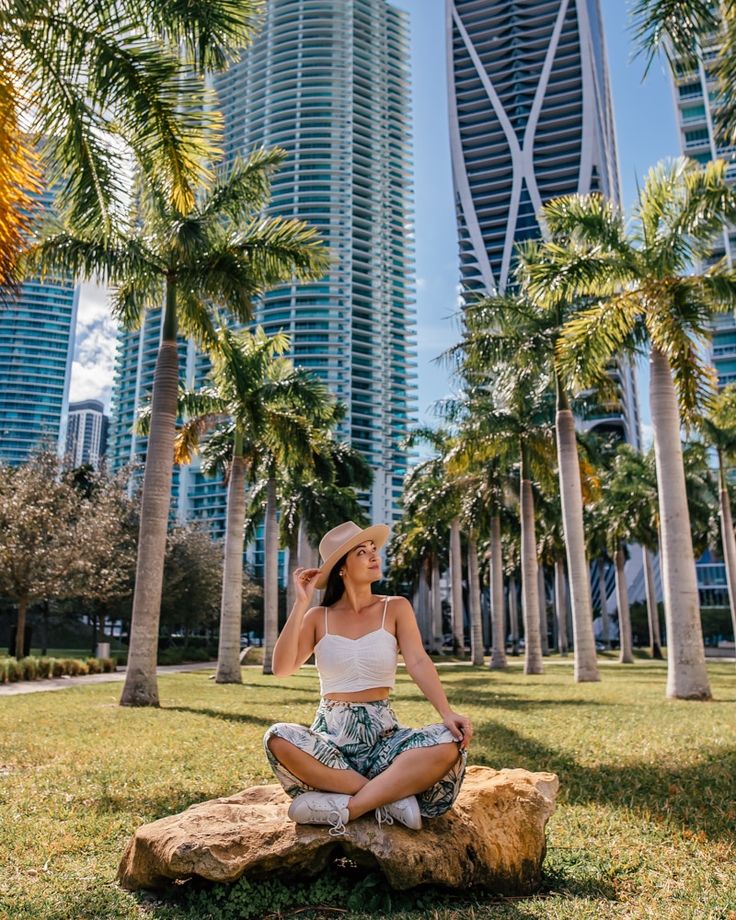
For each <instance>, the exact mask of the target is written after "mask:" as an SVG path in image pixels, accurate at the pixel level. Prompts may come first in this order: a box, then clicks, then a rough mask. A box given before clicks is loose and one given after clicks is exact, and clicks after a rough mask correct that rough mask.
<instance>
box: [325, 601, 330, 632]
mask: <svg viewBox="0 0 736 920" xmlns="http://www.w3.org/2000/svg"><path fill="white" fill-rule="evenodd" d="M329 634H330V631H329V630H328V629H327V608H326V607H325V635H326V636H329Z"/></svg>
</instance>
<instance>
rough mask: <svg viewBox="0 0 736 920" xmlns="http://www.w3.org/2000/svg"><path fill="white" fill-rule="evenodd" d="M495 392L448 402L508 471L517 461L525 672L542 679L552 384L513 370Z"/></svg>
mask: <svg viewBox="0 0 736 920" xmlns="http://www.w3.org/2000/svg"><path fill="white" fill-rule="evenodd" d="M489 389H490V387H488V386H483V388H482V389H481V388H474V389H471V390H469V391H467V392H466V395H465V396H464V397H463V399H460V400H454V401H452V400H447V401H446V403H445V408H444V411H445V413H446V414H447V416H448V417H449V418H452V417H454V418H456V419H462V418H467V417H472V418H474V419H476V426H477V428H476V430H477V431H478V434H479V436H480V437H482V438H483V439H487V449H488V450H489V452H493V453H495V456H497V457H498V459H499V460H500V461H501V464H502V465H505V464H509V465H510V463H511V461H512V457H515V459H516V460H517V462H518V465H519V477H520V482H519V517H520V524H521V582H522V609H523V615H524V649H525V658H524V671H525V673H526V674H541V673H542V654H541V643H540V633H539V628H540V614H539V579H538V563H537V541H536V535H535V515H534V492H533V479H534V478H536V479H537V480H539V479H544V478H545V477H548V473H549V471H550V469H551V468H552V464H553V453H554V448H553V445H552V425H553V421H552V419H553V416H552V412H551V403H550V394H549V390H548V389H547V387H546V381H544V380H541V381H540V379H539V376H538V374H537V373H536V372H535V371H534V370H532V369H531V368H523V367H520V366H508V367H506V368H505V369H504V372H503V373H499V375H498V377H497V378H496V380H495V381H494V384H493V395H492V396H491V395H490V393H489V392H488V390H489Z"/></svg>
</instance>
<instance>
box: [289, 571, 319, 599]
mask: <svg viewBox="0 0 736 920" xmlns="http://www.w3.org/2000/svg"><path fill="white" fill-rule="evenodd" d="M318 575H319V569H305V568H298V569H295V570H294V587H295V588H296V600H297V603H299V601H301V602H302V603H305V604H309V603H310V602H311V600H312V595H313V594H314V583H315V581H317V577H318Z"/></svg>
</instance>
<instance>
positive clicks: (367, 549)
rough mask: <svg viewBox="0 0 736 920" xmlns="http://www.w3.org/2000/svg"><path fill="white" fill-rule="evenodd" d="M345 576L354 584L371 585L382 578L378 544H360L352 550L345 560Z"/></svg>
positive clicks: (368, 541) (369, 542) (370, 541)
mask: <svg viewBox="0 0 736 920" xmlns="http://www.w3.org/2000/svg"><path fill="white" fill-rule="evenodd" d="M344 568H345V576H343V580H345V579H346V578H349V579H350V580H351V581H352V582H353V583H354V584H371V583H372V582H374V581H378V580H379V579H380V577H381V557H380V556H379V555H378V550H377V549H376V544H375V543H374V542H373V540H366V541H365V543H359V544H358V545H357V546H356V547H355V549H351V550H350V552H349V553H348V557H347V559H346V560H345V566H344Z"/></svg>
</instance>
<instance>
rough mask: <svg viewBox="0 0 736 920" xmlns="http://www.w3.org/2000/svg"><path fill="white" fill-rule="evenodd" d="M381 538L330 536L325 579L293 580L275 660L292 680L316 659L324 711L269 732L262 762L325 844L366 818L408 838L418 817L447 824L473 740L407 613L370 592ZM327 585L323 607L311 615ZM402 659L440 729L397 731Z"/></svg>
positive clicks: (325, 544)
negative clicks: (318, 828)
mask: <svg viewBox="0 0 736 920" xmlns="http://www.w3.org/2000/svg"><path fill="white" fill-rule="evenodd" d="M388 534H389V528H388V527H386V526H385V525H384V524H377V525H374V526H373V527H368V528H367V529H365V530H361V529H360V527H358V525H357V524H354V523H353V522H352V521H348V522H347V523H345V524H340V526H339V527H335V528H333V529H332V530H331V531H330V532H329V533H328V534H326V535H325V537H324V538H323V539H322V541H321V542H320V545H319V550H320V555H321V557H322V559H323V565H322V567H321V568H319V569H303V568H300V569H297V570H296V572H295V573H294V581H295V585H296V592H297V599H296V603H295V604H294V607H293V609H292V611H291V614H290V616H289V618H288V620H287V622H286V625H285V626H284V629H283V631H282V633H281V635H280V636H279V639H278V641H277V643H276V646H275V647H274V650H273V660H272V667H273V673H274V674H275V675H276V676H277V677H287V676H288V675H290V674H295V673H296V672H297V671H298V670H299V668H300V667H301V666H302V665H303V664H304V662H305V661H306V660H307V659H308V658H309V657H310V656H311V655H312V653H314V658H315V663H316V665H317V670H318V671H319V677H320V692H321V697H322V699H321V701H320V704H319V707H318V709H317V714H316V716H315V719H314V722H313V724H312V727H311V728H305V727H304V726H303V725H294V724H290V723H286V722H279V723H277V724H276V725H272V726H271V727H270V728H269V729H268V731H267V732H266V734H265V736H264V739H263V743H264V747H265V749H266V756H267V757H268V761H269V763H270V764H271V768H272V769H273V771H274V773H275V774H276V778H277V779H278V781H279V782H280V783H281V785H282V786H283V787H284V789H285V790H286V792H287V793H288V794H289V795H290V796H291V797H292V798H293V799H294V801H293V802H292V803H291V806H290V807H289V817H290V818H291V819H292V820H293V821H296V822H297V823H299V824H329V825H330V834H332V835H338V834H344V833H345V825H346V824H347V823H348V821H352V820H354V819H355V818H359V817H360V816H361V815H364V814H366V813H367V812H369V811H374V812H375V815H376V819H377V820H378V823H379V825H380V824H381V823H382V822H384V823H386V824H393V822H394V820H396V821H399V822H400V823H401V824H404V825H406V827H410V828H412V829H414V830H419V829H420V828H421V826H422V818H421V816H422V815H424V816H425V817H436V816H437V815H441V814H444V813H445V812H446V811H448V810H449V809H450V808H452V805H453V802H454V801H455V799H456V798H457V795H458V792H459V791H460V784H461V783H462V779H463V774H464V772H465V761H466V759H467V746H468V743H469V742H470V739H471V737H472V727H471V724H470V720H469V719H467V718H465V716H461V715H459V714H458V713H456V712H453V711H452V709H450V707H449V705H448V702H447V697H446V696H445V693H444V690H443V689H442V685H441V683H440V680H439V676H438V674H437V669H436V668H435V666H434V664H433V663H432V661H431V660H430V658H429V656H428V655H427V653H426V652H425V651H424V647H423V645H422V640H421V636H420V634H419V630H418V628H417V624H416V619H415V616H414V611H413V610H412V607H411V604H410V603H409V602H408V601H407V600H405V599H404V598H403V597H377V596H376V595H374V594H373V593H372V592H371V584H372V583H373V582H375V581H378V580H379V579H380V577H381V563H380V557H379V555H378V551H379V549H380V548H381V547H382V546H383V544H384V543H385V542H386V540H387V538H388ZM325 585H326V586H327V590H326V591H325V596H324V606H322V607H312V608H309V604H310V601H311V599H312V595H313V593H314V590H315V588H324V587H325ZM399 650H400V651H401V654H402V655H403V657H404V663H405V664H406V669H407V671H408V672H409V674H410V675H411V676H412V678H413V680H414V682H415V683H416V684H417V686H418V687H419V689H420V690H421V691H422V692H423V693H424V695H425V696H426V698H427V699H428V700H429V702H430V703H432V705H433V706H434V707H435V709H436V710H437V712H438V713H439V714H440V716H441V717H442V724H436V725H428V726H427V727H426V728H421V729H413V728H402V727H401V726H400V725H399V723H398V722H397V720H396V716H395V715H394V711H393V709H392V708H391V704H390V702H389V693H390V691H391V690H392V689H393V687H394V683H395V677H396V660H397V657H398V652H399Z"/></svg>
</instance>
